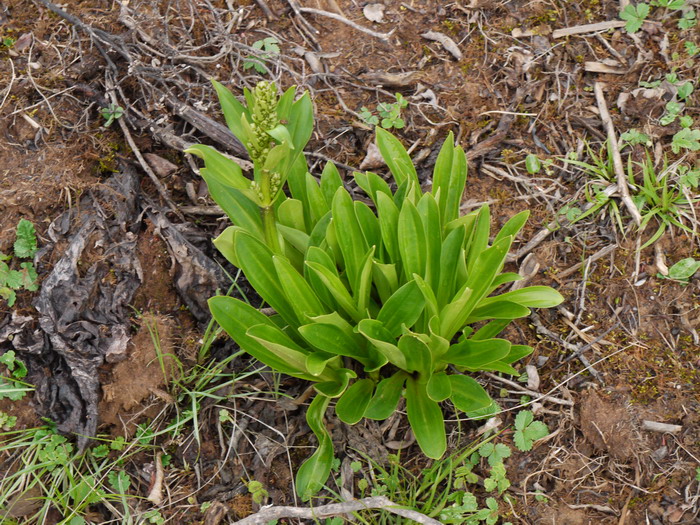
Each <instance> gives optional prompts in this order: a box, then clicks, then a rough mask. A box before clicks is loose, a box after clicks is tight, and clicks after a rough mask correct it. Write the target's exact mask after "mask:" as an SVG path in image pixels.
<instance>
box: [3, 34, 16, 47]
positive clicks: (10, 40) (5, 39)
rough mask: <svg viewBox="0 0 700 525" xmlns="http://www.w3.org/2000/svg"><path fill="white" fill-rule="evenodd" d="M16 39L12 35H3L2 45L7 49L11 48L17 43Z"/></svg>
mask: <svg viewBox="0 0 700 525" xmlns="http://www.w3.org/2000/svg"><path fill="white" fill-rule="evenodd" d="M15 42H16V40H15V39H14V38H12V37H11V36H6V37H3V39H2V47H6V48H7V49H10V48H11V47H12V46H14V45H15Z"/></svg>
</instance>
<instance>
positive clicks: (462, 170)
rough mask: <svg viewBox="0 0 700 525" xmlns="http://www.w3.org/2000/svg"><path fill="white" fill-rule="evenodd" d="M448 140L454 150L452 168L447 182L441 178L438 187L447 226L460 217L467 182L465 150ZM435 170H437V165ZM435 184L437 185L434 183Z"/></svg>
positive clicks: (441, 215)
mask: <svg viewBox="0 0 700 525" xmlns="http://www.w3.org/2000/svg"><path fill="white" fill-rule="evenodd" d="M448 140H449V146H448V147H450V148H452V155H451V158H450V159H449V160H450V162H451V166H450V167H449V168H448V173H447V180H446V181H445V179H444V178H442V177H441V181H440V183H439V185H438V190H439V193H440V203H439V204H440V217H441V220H442V224H447V223H449V222H450V221H453V220H455V219H456V218H457V217H459V207H460V205H461V204H462V197H463V194H464V187H465V184H466V182H467V157H466V155H465V154H464V150H463V149H462V148H460V147H455V146H453V142H452V139H451V138H450V137H449V136H448ZM448 140H446V141H445V144H448ZM443 147H445V145H443ZM446 160H447V159H446ZM446 163H447V162H445V164H446ZM435 168H436V170H437V164H436V166H435ZM442 169H443V167H442V166H441V167H440V170H441V171H442ZM433 184H435V182H434V181H433ZM438 190H436V191H438Z"/></svg>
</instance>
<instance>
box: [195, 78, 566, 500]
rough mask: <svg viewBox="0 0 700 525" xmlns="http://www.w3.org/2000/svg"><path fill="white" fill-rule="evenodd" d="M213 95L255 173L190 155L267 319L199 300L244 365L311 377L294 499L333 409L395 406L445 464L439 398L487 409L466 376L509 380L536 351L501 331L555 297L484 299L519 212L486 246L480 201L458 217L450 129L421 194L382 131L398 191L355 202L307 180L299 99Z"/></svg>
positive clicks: (307, 103) (198, 151)
mask: <svg viewBox="0 0 700 525" xmlns="http://www.w3.org/2000/svg"><path fill="white" fill-rule="evenodd" d="M214 86H215V88H216V91H217V93H218V95H219V100H220V103H221V106H222V109H223V113H224V117H225V118H226V122H227V124H228V126H229V128H230V129H231V131H232V132H233V133H234V135H236V137H238V138H239V139H240V140H241V142H242V143H243V144H244V145H245V146H246V147H247V149H248V152H249V153H250V157H251V159H252V160H253V164H254V169H253V178H252V179H248V178H246V177H245V176H243V174H242V171H241V169H240V167H239V166H238V165H237V164H236V163H235V162H233V161H232V160H230V159H229V158H227V157H226V156H224V155H222V154H221V153H219V152H217V151H216V150H214V149H213V148H210V147H208V146H202V145H197V146H193V147H191V148H189V149H188V150H187V151H188V152H189V153H193V154H195V155H198V156H200V157H201V158H202V159H203V160H204V163H205V168H204V169H202V170H201V173H202V176H203V177H204V179H205V180H206V182H207V184H208V186H209V190H210V193H211V196H212V197H213V198H214V200H215V201H216V202H217V203H218V204H219V205H220V206H221V207H222V208H223V209H224V211H225V212H226V213H227V214H228V215H229V217H230V218H231V220H232V222H233V226H230V227H229V228H227V229H226V230H225V231H224V232H223V233H222V234H221V235H220V236H219V237H218V238H217V239H216V240H215V241H214V243H215V245H216V246H217V248H218V249H219V250H220V251H221V253H222V254H223V255H224V256H225V257H226V258H227V259H228V260H229V261H230V262H231V263H233V264H234V265H235V266H237V267H239V268H241V269H242V270H243V272H244V274H245V276H246V278H247V279H248V281H249V282H250V284H251V285H252V286H253V287H254V288H255V290H256V291H257V292H258V293H259V294H260V296H261V297H262V298H263V299H264V300H265V301H266V302H267V303H268V304H269V305H270V306H271V307H272V308H273V309H274V311H275V312H276V313H275V315H272V316H269V317H268V316H266V315H264V314H262V313H261V312H260V311H258V310H256V309H255V308H253V307H252V306H250V305H249V304H247V303H245V302H243V301H240V300H238V299H235V298H232V297H224V296H217V297H213V298H211V299H210V301H209V306H210V309H211V312H212V314H213V316H214V318H215V319H216V321H217V322H218V323H219V324H220V325H221V326H222V327H223V328H224V330H225V331H226V332H227V333H228V334H229V335H230V336H231V338H232V339H233V340H234V341H235V342H236V343H237V344H238V345H239V346H240V347H241V348H242V349H244V350H245V351H246V352H248V353H249V354H250V355H252V356H253V357H255V358H256V359H258V360H260V361H261V362H263V363H265V364H266V365H268V366H269V367H270V368H272V369H274V370H276V371H278V372H281V373H284V374H288V375H290V376H293V377H297V378H300V379H304V380H307V381H311V382H313V383H314V388H315V390H316V396H315V398H314V399H313V401H312V402H311V404H310V405H309V407H308V409H307V412H306V419H307V422H308V424H309V427H310V429H311V430H312V431H313V432H314V434H315V435H316V437H317V438H318V448H317V450H316V451H315V452H314V453H313V455H312V456H311V457H310V458H308V459H307V460H306V461H305V462H304V464H303V465H302V466H301V467H300V469H299V471H298V472H297V480H296V481H297V491H298V493H299V495H300V496H301V497H302V498H303V499H308V498H310V497H311V496H312V495H313V494H315V493H316V492H318V490H320V489H321V488H322V486H323V484H324V483H325V482H326V480H327V478H328V476H329V474H330V469H331V464H332V461H333V455H334V452H333V444H332V441H331V438H330V435H329V433H328V431H327V430H326V428H325V425H324V422H323V419H324V417H325V415H326V412H327V409H328V408H329V406H330V405H331V403H332V402H334V408H335V413H336V415H337V416H338V418H340V419H341V420H342V421H344V422H345V423H348V424H350V425H353V424H356V423H358V422H359V421H361V420H362V419H363V418H369V419H375V420H383V419H386V418H388V417H389V416H390V415H391V414H393V413H394V411H395V410H396V409H397V406H398V404H399V401H400V400H401V398H402V397H403V398H404V399H405V401H406V413H407V415H408V421H409V423H410V425H411V428H412V430H413V433H414V435H415V437H416V441H417V442H418V445H419V446H420V448H421V450H422V451H423V452H424V453H425V454H426V455H427V456H428V457H430V458H435V459H437V458H440V457H442V456H443V454H444V453H445V449H446V433H445V423H444V416H443V411H442V407H441V403H442V402H445V401H448V400H449V401H450V402H451V404H452V405H453V406H454V407H455V408H456V409H457V410H459V411H461V412H464V413H466V415H467V416H469V417H474V418H481V417H488V416H490V415H492V414H494V413H496V412H497V411H498V410H499V407H498V405H497V404H496V403H495V402H494V401H493V399H491V397H490V396H489V395H488V393H487V392H486V391H485V390H484V388H483V387H482V386H481V385H480V384H479V383H478V382H477V381H476V380H475V379H474V378H473V377H472V376H471V375H470V373H475V372H479V371H484V370H487V371H494V372H503V373H507V374H516V373H517V371H516V370H515V369H514V368H513V363H514V362H516V361H518V360H520V359H522V358H523V357H525V356H527V355H529V354H530V353H531V352H532V348H531V347H529V346H525V345H518V344H512V343H511V342H510V341H508V340H506V339H502V338H498V337H497V336H498V335H499V334H500V333H501V331H502V330H503V329H504V328H505V327H506V326H507V325H508V324H509V323H510V322H511V321H512V320H513V319H517V318H521V317H525V316H527V315H529V313H530V308H548V307H552V306H555V305H557V304H559V303H561V302H562V300H563V298H562V296H561V295H560V294H559V293H558V292H557V291H555V290H554V289H552V288H549V287H546V286H530V287H525V288H521V289H519V290H514V291H510V292H505V293H500V294H497V293H496V292H497V290H498V289H499V288H500V287H501V286H502V285H504V284H506V283H510V282H513V281H517V280H518V279H520V276H519V275H518V274H516V273H509V272H504V271H503V267H504V264H505V260H506V256H507V254H508V252H509V250H510V247H511V244H512V242H513V238H514V237H515V236H516V235H517V234H518V232H519V231H520V229H521V228H522V226H523V225H524V224H525V221H526V220H527V217H528V212H523V213H519V214H517V215H515V216H514V217H513V218H511V219H510V220H509V221H508V222H507V223H506V224H505V225H504V226H503V228H501V230H500V231H499V232H498V233H496V234H495V236H492V235H491V229H490V214H489V208H488V206H484V207H482V208H481V209H480V210H477V211H474V212H472V213H469V214H467V215H464V216H460V212H459V208H460V203H461V201H462V195H463V192H464V189H465V185H466V179H467V162H466V157H465V154H464V151H463V150H462V149H461V148H460V147H458V146H456V145H455V144H454V141H453V136H452V134H450V135H449V136H448V137H447V140H445V142H444V144H443V146H442V148H441V150H440V153H439V155H438V158H437V162H436V165H435V169H434V172H433V180H432V183H433V184H432V189H431V191H430V192H427V193H425V192H423V191H422V190H421V186H420V184H419V181H418V176H417V174H416V170H415V167H414V165H413V163H412V161H411V159H410V157H409V155H408V153H407V152H406V150H405V149H404V148H403V146H402V145H401V143H400V142H399V141H398V139H396V138H395V137H393V136H392V135H391V134H389V133H388V132H386V131H384V130H382V129H381V128H377V129H376V133H377V137H376V138H377V146H378V148H379V150H380V152H381V154H382V156H383V158H384V160H385V161H386V163H387V165H388V167H389V170H390V171H391V174H392V176H393V182H394V183H395V186H396V189H395V190H392V188H391V186H390V185H389V184H388V183H387V182H386V181H385V180H384V179H383V178H382V177H380V176H379V175H377V174H375V173H371V172H366V173H360V172H356V173H355V174H354V178H355V182H356V183H357V185H358V186H359V187H360V188H361V189H362V190H363V191H364V192H365V193H366V194H367V196H368V197H369V199H370V200H371V202H372V203H373V206H369V205H368V204H365V203H364V202H361V201H358V200H353V198H352V197H351V195H350V193H349V192H348V190H346V189H345V187H344V186H343V183H342V179H341V178H340V175H339V173H338V171H337V169H336V168H335V166H334V165H333V164H331V163H329V164H327V165H326V166H325V169H324V170H323V173H322V175H321V176H320V180H319V181H317V180H316V178H315V177H313V176H312V175H311V174H310V173H309V172H308V169H307V165H306V160H305V158H304V155H303V153H302V152H303V149H304V147H305V146H306V144H307V142H308V140H309V138H310V136H311V132H312V129H313V107H312V104H311V100H310V98H309V95H308V93H304V94H303V95H302V96H301V97H300V98H299V99H298V100H296V101H294V89H290V90H288V91H286V92H285V93H284V94H283V95H282V96H281V97H278V96H277V91H276V87H275V85H274V84H271V83H261V84H259V85H258V86H257V87H256V88H255V89H254V90H252V91H249V90H245V92H244V96H245V100H246V102H247V107H245V106H243V105H242V104H241V103H240V102H238V100H237V99H236V98H235V97H234V96H233V95H232V94H231V93H230V92H229V91H228V90H227V89H226V88H224V87H223V86H222V85H220V84H218V83H216V82H214ZM285 183H286V185H287V188H288V193H287V192H285V191H283V186H284V185H285ZM473 325H477V327H478V328H477V327H474V326H473Z"/></svg>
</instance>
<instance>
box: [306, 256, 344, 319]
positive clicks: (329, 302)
mask: <svg viewBox="0 0 700 525" xmlns="http://www.w3.org/2000/svg"><path fill="white" fill-rule="evenodd" d="M310 262H311V263H318V264H320V265H321V266H324V267H325V268H327V269H328V270H330V272H331V273H332V274H333V275H334V276H335V277H337V278H339V277H338V270H337V269H336V267H335V262H334V261H333V259H332V258H331V256H330V255H328V253H326V252H325V251H324V250H322V249H320V248H318V247H316V246H310V247H309V249H308V251H307V252H306V260H305V261H304V268H303V271H304V278H305V279H306V281H307V282H308V283H309V284H310V285H311V288H313V290H314V291H315V292H316V296H317V297H318V298H319V299H320V300H321V301H322V302H323V304H325V305H326V306H327V307H328V308H329V309H330V310H336V309H337V308H338V304H337V303H336V301H335V299H334V297H333V294H331V292H330V290H329V289H328V287H327V286H326V285H325V284H324V282H323V281H322V280H321V279H320V278H319V277H318V275H317V274H316V272H314V271H313V270H312V269H311V267H310V266H309V265H308V263H310Z"/></svg>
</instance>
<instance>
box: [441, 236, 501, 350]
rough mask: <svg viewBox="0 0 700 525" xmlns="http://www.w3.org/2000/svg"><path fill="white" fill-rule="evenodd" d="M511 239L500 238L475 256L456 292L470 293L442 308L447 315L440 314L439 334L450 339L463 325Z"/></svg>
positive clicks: (494, 271)
mask: <svg viewBox="0 0 700 525" xmlns="http://www.w3.org/2000/svg"><path fill="white" fill-rule="evenodd" d="M511 241H512V237H507V238H505V239H501V240H500V241H499V242H497V243H495V244H494V245H493V246H491V247H490V248H487V249H486V250H484V252H482V254H481V255H480V256H479V257H478V258H477V261H476V264H475V266H474V269H473V271H471V272H469V277H468V279H467V281H466V283H465V284H464V287H463V290H461V291H460V292H458V295H459V294H463V293H464V292H465V290H471V293H470V294H469V295H468V297H467V298H466V299H464V298H463V297H459V298H457V299H455V300H453V302H452V303H450V304H448V305H447V306H445V308H444V309H443V310H447V311H448V312H449V315H447V316H445V315H443V313H441V314H440V318H441V328H440V330H441V333H440V335H441V336H442V337H444V338H445V339H452V337H453V336H454V334H455V333H457V331H458V330H460V329H461V328H462V326H464V323H465V321H466V320H467V319H468V318H469V315H470V314H471V312H472V310H473V309H474V307H475V306H476V305H477V304H479V302H480V301H481V300H482V299H483V297H484V296H485V295H486V294H487V293H488V292H489V290H490V285H491V283H492V282H493V279H494V277H495V276H496V274H497V273H498V272H500V271H501V268H502V267H503V263H504V261H505V258H506V254H507V253H508V249H509V248H510V244H511ZM499 297H503V296H502V295H501V296H499ZM481 306H483V304H481ZM448 309H449V310H448Z"/></svg>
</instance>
